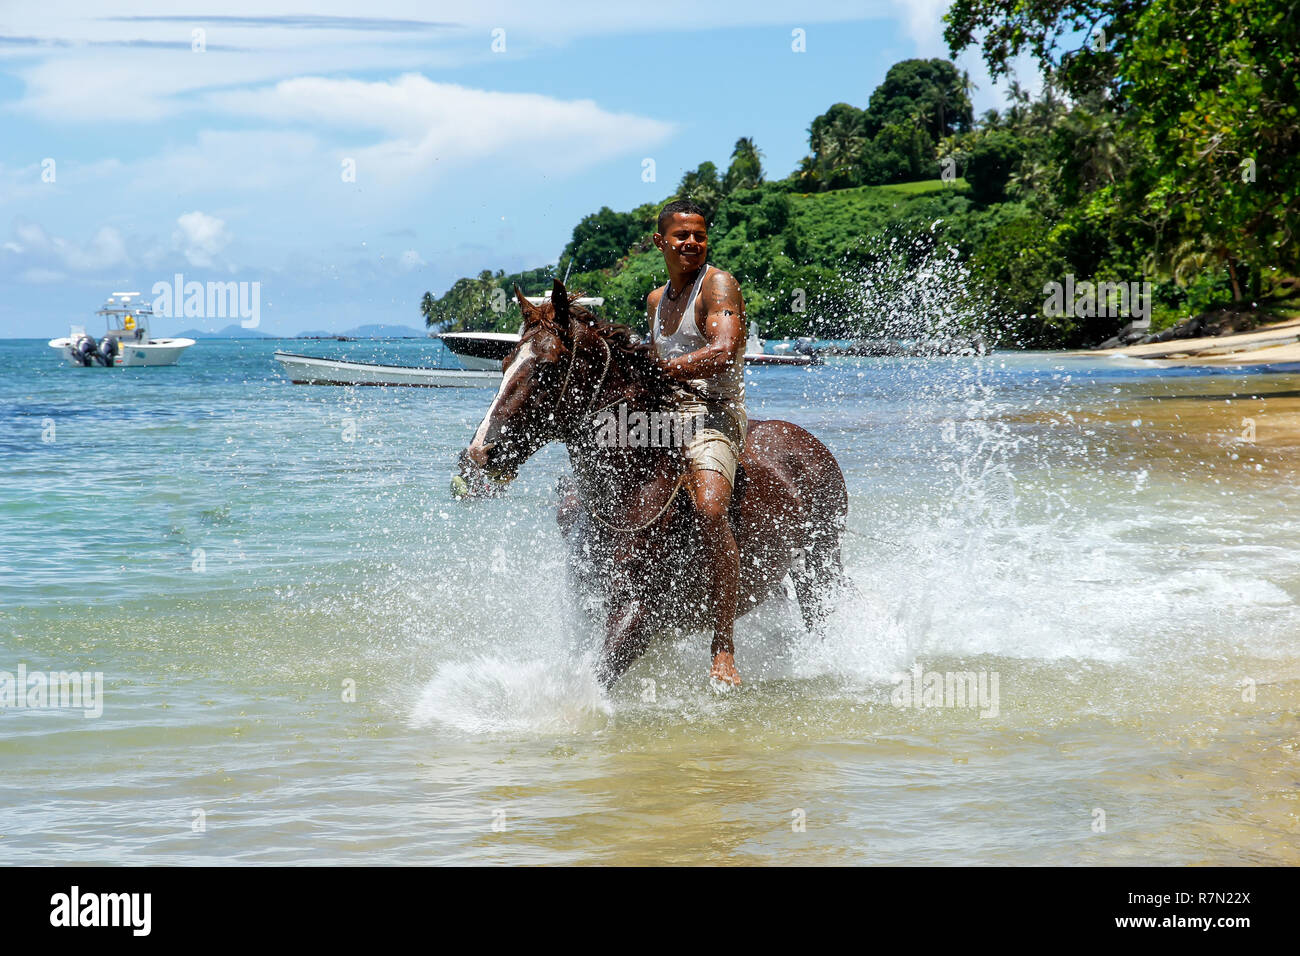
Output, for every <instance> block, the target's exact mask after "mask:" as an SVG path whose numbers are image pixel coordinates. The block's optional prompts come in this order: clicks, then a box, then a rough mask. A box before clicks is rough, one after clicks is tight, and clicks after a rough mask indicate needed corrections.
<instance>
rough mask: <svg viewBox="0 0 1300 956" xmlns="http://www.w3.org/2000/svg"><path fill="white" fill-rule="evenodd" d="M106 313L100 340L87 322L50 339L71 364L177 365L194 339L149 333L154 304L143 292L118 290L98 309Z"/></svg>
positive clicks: (100, 313)
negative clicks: (105, 329) (166, 337)
mask: <svg viewBox="0 0 1300 956" xmlns="http://www.w3.org/2000/svg"><path fill="white" fill-rule="evenodd" d="M95 314H96V315H102V316H104V320H105V324H106V325H107V327H108V329H107V331H106V332H105V334H104V337H103V338H102V339H100V340H99V341H98V342H96V341H95V337H94V336H93V335H90V334H89V333H87V332H86V327H85V326H84V325H74V326H72V330H71V332H69V333H68V335H67V336H66V337H63V338H57V339H50V348H52V349H57V350H58V351H59V352H60V353H61V354H62V355H63V358H64V360H65V361H67V362H68V364H70V365H76V366H80V367H87V366H91V365H102V366H105V367H113V366H128V365H175V364H176V360H177V359H179V358H180V357H181V353H182V352H184V351H185V350H186V349H187V348H189V347H190V346H191V345H193V344H194V340H193V339H181V338H175V339H155V338H153V337H152V336H151V335H150V334H149V322H150V320H151V319H152V318H153V306H152V305H151V304H150V303H149V302H146V301H145V300H144V299H143V298H142V297H141V295H140V293H139V292H114V293H113V294H112V295H111V296H109V297H108V301H107V302H105V303H104V305H103V307H102V308H101V309H99V311H97V312H96V313H95Z"/></svg>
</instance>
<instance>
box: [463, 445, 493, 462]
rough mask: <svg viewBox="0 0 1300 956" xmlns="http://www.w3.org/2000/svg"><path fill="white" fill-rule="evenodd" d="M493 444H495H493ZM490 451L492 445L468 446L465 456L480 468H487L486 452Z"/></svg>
mask: <svg viewBox="0 0 1300 956" xmlns="http://www.w3.org/2000/svg"><path fill="white" fill-rule="evenodd" d="M493 444H495V442H494V443H493ZM491 449H492V444H485V445H470V446H469V448H468V449H466V451H465V454H466V455H467V456H468V458H469V460H470V461H471V462H473V463H474V464H476V465H478V467H480V468H486V467H487V460H488V452H489V451H490V450H491Z"/></svg>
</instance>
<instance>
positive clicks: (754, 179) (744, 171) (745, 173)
mask: <svg viewBox="0 0 1300 956" xmlns="http://www.w3.org/2000/svg"><path fill="white" fill-rule="evenodd" d="M762 181H763V154H762V152H760V151H759V148H758V147H757V146H755V145H754V141H753V140H752V139H751V138H749V137H748V136H742V137H741V138H740V139H738V140H736V146H735V148H734V149H733V150H732V151H731V165H730V166H728V167H727V172H726V175H724V176H723V177H722V186H723V190H724V191H725V192H728V193H731V192H734V191H735V190H737V189H753V188H754V187H755V186H757V185H758V184H759V183H761V182H762Z"/></svg>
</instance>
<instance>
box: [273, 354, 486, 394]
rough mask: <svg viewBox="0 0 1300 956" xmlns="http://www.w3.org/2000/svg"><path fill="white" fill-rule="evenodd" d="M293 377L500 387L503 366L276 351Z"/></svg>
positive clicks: (298, 381) (304, 381) (311, 381)
mask: <svg viewBox="0 0 1300 956" xmlns="http://www.w3.org/2000/svg"><path fill="white" fill-rule="evenodd" d="M275 360H276V361H277V362H279V363H280V365H281V367H282V368H283V369H284V372H285V374H286V375H288V376H289V380H290V381H291V382H293V384H295V385H382V386H418V387H421V388H496V387H497V386H498V385H500V384H501V370H500V369H497V370H496V371H492V370H490V369H463V368H422V367H418V366H411V365H381V364H379V363H378V362H352V361H347V360H344V359H331V358H318V357H316V356H312V355H297V354H295V353H293V352H276V353H275Z"/></svg>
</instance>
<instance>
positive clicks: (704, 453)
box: [681, 402, 748, 487]
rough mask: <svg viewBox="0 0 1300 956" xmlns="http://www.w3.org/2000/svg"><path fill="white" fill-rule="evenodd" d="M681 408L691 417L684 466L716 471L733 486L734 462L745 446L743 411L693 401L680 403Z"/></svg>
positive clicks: (698, 469) (734, 478) (692, 469)
mask: <svg viewBox="0 0 1300 956" xmlns="http://www.w3.org/2000/svg"><path fill="white" fill-rule="evenodd" d="M681 410H682V412H683V413H686V414H690V415H693V416H694V419H695V428H694V431H693V434H692V436H691V440H690V441H689V442H687V443H686V447H685V449H684V453H685V455H686V468H687V470H688V471H716V472H720V473H721V474H723V475H726V477H727V483H728V484H729V485H731V486H732V487H735V485H736V464H737V462H739V460H740V455H741V452H742V451H743V450H744V448H745V432H746V430H747V425H748V423H747V421H746V419H745V414H744V412H743V411H742V412H740V413H739V414H736V413H732V412H729V411H727V410H726V409H725V408H724V407H723V406H721V405H712V404H710V405H705V404H703V403H694V402H693V403H689V404H686V405H683V406H682V409H681Z"/></svg>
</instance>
